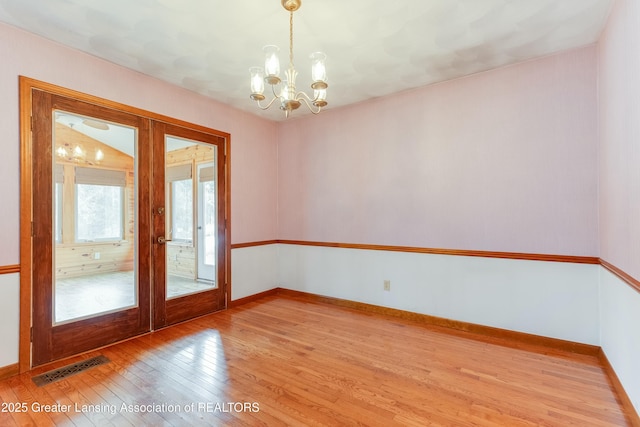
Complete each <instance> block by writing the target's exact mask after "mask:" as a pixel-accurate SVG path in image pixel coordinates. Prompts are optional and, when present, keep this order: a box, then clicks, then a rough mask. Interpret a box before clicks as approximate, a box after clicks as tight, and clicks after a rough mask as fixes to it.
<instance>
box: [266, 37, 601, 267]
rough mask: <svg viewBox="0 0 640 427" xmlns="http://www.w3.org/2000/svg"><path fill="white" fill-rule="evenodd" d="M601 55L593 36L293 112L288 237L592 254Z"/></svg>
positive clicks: (288, 137) (284, 156) (283, 197)
mask: <svg viewBox="0 0 640 427" xmlns="http://www.w3.org/2000/svg"><path fill="white" fill-rule="evenodd" d="M596 63H597V58H596V48H595V47H594V46H590V47H586V48H583V49H579V50H575V51H571V52H568V53H562V54H558V55H554V56H551V57H547V58H543V59H539V60H535V61H529V62H526V63H522V64H519V65H516V66H511V67H506V68H502V69H498V70H494V71H490V72H486V73H482V74H477V75H474V76H470V77H467V78H462V79H458V80H454V81H450V82H446V83H442V84H438V85H433V86H429V87H425V88H421V89H416V90H413V91H408V92H405V93H402V94H399V95H395V96H390V97H385V98H380V99H377V100H373V101H370V102H366V103H362V104H359V105H355V106H352V107H346V108H340V109H334V110H327V111H326V112H325V113H322V114H320V115H319V116H317V117H309V118H300V119H294V120H290V121H288V122H285V123H283V124H282V125H281V129H280V141H279V165H278V180H279V181H278V182H279V198H278V203H279V210H278V211H279V215H278V218H279V225H278V227H279V231H278V235H279V237H280V238H281V239H300V240H316V241H330V242H349V243H368V244H385V245H409V246H420V247H435V248H450V249H470V250H489V251H494V250H495V251H513V252H529V253H547V254H566V255H584V256H596V255H597V254H598V241H597V239H598V233H597V226H598V224H597V172H596V170H597V100H596V81H597V69H596ZM329 101H330V100H329Z"/></svg>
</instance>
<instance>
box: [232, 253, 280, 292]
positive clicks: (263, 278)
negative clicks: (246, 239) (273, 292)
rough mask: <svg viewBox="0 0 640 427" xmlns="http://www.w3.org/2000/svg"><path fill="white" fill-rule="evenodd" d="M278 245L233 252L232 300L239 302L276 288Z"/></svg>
mask: <svg viewBox="0 0 640 427" xmlns="http://www.w3.org/2000/svg"><path fill="white" fill-rule="evenodd" d="M277 268H278V245H275V244H273V245H261V246H251V247H247V248H238V249H232V250H231V283H232V285H231V299H232V300H237V299H240V298H244V297H247V296H251V295H255V294H259V293H260V292H264V291H268V290H270V289H273V288H276V287H277V286H278V284H277V277H278V274H277Z"/></svg>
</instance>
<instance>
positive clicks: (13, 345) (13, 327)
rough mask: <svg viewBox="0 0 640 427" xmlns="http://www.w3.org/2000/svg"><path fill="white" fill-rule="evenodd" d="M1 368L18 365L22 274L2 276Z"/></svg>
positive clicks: (0, 310) (0, 284)
mask: <svg viewBox="0 0 640 427" xmlns="http://www.w3.org/2000/svg"><path fill="white" fill-rule="evenodd" d="M0 313H2V314H1V319H2V321H0V342H2V345H0V368H2V367H5V366H8V365H13V364H14V363H18V348H19V342H18V339H19V338H18V337H19V335H20V274H19V273H11V274H0Z"/></svg>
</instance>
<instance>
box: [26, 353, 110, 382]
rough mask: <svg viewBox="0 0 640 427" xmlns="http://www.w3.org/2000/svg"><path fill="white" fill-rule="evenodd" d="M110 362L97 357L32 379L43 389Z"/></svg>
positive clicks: (102, 357)
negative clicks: (45, 386)
mask: <svg viewBox="0 0 640 427" xmlns="http://www.w3.org/2000/svg"><path fill="white" fill-rule="evenodd" d="M109 362H110V360H109V359H107V358H106V357H105V356H102V355H101V356H96V357H92V358H91V359H87V360H83V361H81V362H78V363H74V364H72V365H67V366H63V367H62V368H58V369H54V370H53V371H49V372H45V373H44V374H41V375H37V376H35V377H32V378H31V379H32V380H33V382H34V383H36V385H37V386H38V387H42V386H43V385H47V384H51V383H54V382H56V381H60V380H62V379H64V378H67V377H70V376H71V375H75V374H79V373H80V372H82V371H86V370H87V369H89V368H93V367H94V366H98V365H104V364H105V363H109Z"/></svg>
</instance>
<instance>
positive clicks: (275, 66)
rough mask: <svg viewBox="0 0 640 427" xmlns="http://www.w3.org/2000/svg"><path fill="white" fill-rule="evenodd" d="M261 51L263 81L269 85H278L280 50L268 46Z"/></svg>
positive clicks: (276, 47)
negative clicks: (262, 55) (264, 75)
mask: <svg viewBox="0 0 640 427" xmlns="http://www.w3.org/2000/svg"><path fill="white" fill-rule="evenodd" d="M262 50H263V51H264V72H265V74H266V77H265V80H266V81H267V83H269V84H270V85H274V84H278V83H279V82H280V59H279V58H278V52H280V48H278V46H274V45H268V46H265V47H264V48H263V49H262Z"/></svg>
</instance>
